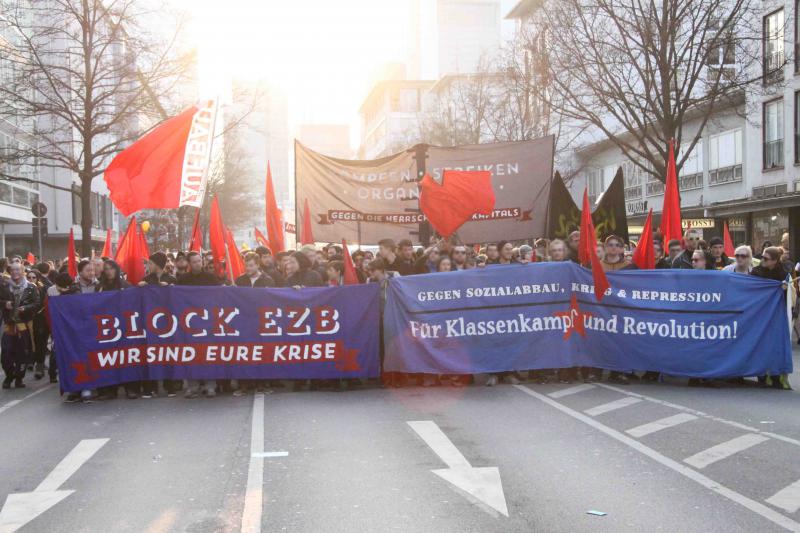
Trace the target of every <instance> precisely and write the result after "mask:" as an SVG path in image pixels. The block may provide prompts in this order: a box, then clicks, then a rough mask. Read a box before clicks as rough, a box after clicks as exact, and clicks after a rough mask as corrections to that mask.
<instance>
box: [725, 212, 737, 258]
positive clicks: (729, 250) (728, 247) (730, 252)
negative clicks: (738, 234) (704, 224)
mask: <svg viewBox="0 0 800 533" xmlns="http://www.w3.org/2000/svg"><path fill="white" fill-rule="evenodd" d="M722 242H723V243H724V244H725V250H724V251H725V255H727V256H728V257H733V256H734V255H736V249H735V248H734V247H733V239H731V232H730V231H728V221H727V220H726V221H725V224H724V225H723V226H722Z"/></svg>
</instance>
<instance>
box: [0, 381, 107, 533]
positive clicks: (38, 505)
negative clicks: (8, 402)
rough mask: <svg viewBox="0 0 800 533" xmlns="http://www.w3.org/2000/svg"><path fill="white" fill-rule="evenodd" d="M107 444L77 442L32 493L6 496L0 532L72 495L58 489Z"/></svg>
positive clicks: (11, 528) (89, 440) (21, 525)
mask: <svg viewBox="0 0 800 533" xmlns="http://www.w3.org/2000/svg"><path fill="white" fill-rule="evenodd" d="M40 390H41V389H40ZM37 392H39V391H37ZM23 399H24V398H23ZM107 442H108V439H85V440H82V441H80V442H79V443H78V444H77V445H76V446H75V447H74V448H73V449H72V450H71V451H70V452H69V453H68V454H67V455H66V457H64V458H63V459H62V460H61V462H59V463H58V464H57V465H56V467H55V468H54V469H53V470H52V471H51V472H50V473H49V474H48V475H47V477H45V478H44V480H43V481H42V482H41V483H39V486H38V487H36V488H35V489H34V491H33V492H20V493H17V494H9V495H8V497H7V498H6V502H5V504H3V508H2V509H1V510H0V533H11V532H13V531H16V530H18V529H19V528H21V527H23V526H24V525H25V524H27V523H28V522H30V521H31V520H33V519H34V518H36V517H37V516H39V515H40V514H42V513H43V512H45V511H47V510H48V509H50V508H51V507H53V506H54V505H56V504H57V503H58V502H60V501H61V500H63V499H64V498H66V497H67V496H69V495H70V494H72V493H73V492H75V491H74V490H58V489H59V487H61V485H62V484H64V483H65V482H66V481H67V480H68V479H69V478H70V477H71V476H72V475H73V474H74V473H75V472H77V471H78V469H79V468H80V467H81V466H82V465H83V464H84V463H86V461H88V460H89V459H91V458H92V456H93V455H94V454H95V453H97V451H98V450H99V449H100V448H102V447H103V446H104V445H105V444H106V443H107Z"/></svg>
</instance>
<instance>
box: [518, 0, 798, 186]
mask: <svg viewBox="0 0 800 533" xmlns="http://www.w3.org/2000/svg"><path fill="white" fill-rule="evenodd" d="M760 10H761V5H760V3H757V2H755V0H660V1H656V0H651V1H649V2H648V1H644V2H643V1H641V0H549V1H547V2H545V3H544V4H543V6H542V7H541V8H540V9H539V10H538V11H537V12H536V13H535V16H534V17H533V24H534V25H538V27H539V28H540V30H541V31H544V32H546V39H545V42H546V47H547V50H546V51H542V50H541V47H540V46H539V44H538V43H536V46H538V47H539V50H540V52H543V53H544V54H545V56H546V62H547V65H548V67H549V70H550V73H549V75H548V76H547V79H548V82H549V83H550V84H551V85H550V88H549V90H550V92H549V94H548V97H549V102H550V105H551V107H552V108H553V110H554V111H555V112H557V113H560V114H561V115H563V116H564V117H565V118H567V119H571V120H575V121H582V122H585V123H586V124H589V125H590V126H592V127H593V128H596V129H597V130H599V131H600V132H602V134H604V136H605V137H607V138H608V139H609V140H610V141H611V142H612V143H613V144H614V145H616V146H617V147H618V148H619V149H620V150H621V151H622V153H623V154H624V155H625V156H626V157H627V158H629V159H630V160H631V161H633V162H634V164H636V165H637V166H638V167H640V168H642V170H644V171H645V172H647V173H650V174H652V175H653V176H655V177H656V178H658V179H662V180H663V179H664V176H665V160H666V157H667V145H668V141H669V140H670V139H674V140H675V144H676V153H677V151H678V149H679V147H681V146H682V147H683V148H684V150H683V153H684V156H683V157H682V158H680V160H679V161H677V166H678V169H679V170H680V168H681V166H682V165H683V163H684V162H685V161H686V159H687V158H688V156H689V154H690V152H691V151H692V149H693V148H694V146H695V145H696V144H697V142H698V140H699V139H700V136H701V135H702V131H703V128H704V126H705V125H706V123H707V122H708V120H709V119H710V118H711V117H712V115H713V114H714V113H715V111H717V110H718V109H719V108H720V107H722V106H725V105H729V104H735V105H738V104H739V103H741V101H742V96H743V92H744V91H746V90H750V89H752V90H757V89H758V88H760V87H761V85H762V84H761V83H760V82H761V81H762V79H766V81H770V80H769V79H768V78H766V76H765V75H763V74H762V70H761V68H760V62H761V59H762V58H761V57H760V46H761V24H760V18H759V16H758V14H759V13H760ZM536 38H537V39H539V40H540V39H541V37H539V36H536ZM768 62H769V71H770V73H776V72H782V68H783V65H784V64H785V58H784V57H783V54H780V57H770V58H768ZM768 74H769V73H768ZM755 82H759V83H755ZM690 118H691V119H694V120H696V121H698V122H699V126H700V127H699V128H698V129H697V133H696V134H693V135H691V136H689V137H687V138H684V130H683V125H684V123H685V122H686V121H687V120H688V119H690Z"/></svg>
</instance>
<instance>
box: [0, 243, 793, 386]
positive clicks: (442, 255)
mask: <svg viewBox="0 0 800 533" xmlns="http://www.w3.org/2000/svg"><path fill="white" fill-rule="evenodd" d="M579 242H580V233H579V232H578V231H574V232H572V233H571V234H570V235H569V236H568V237H567V238H566V239H565V240H562V239H554V240H548V239H536V240H535V241H534V242H533V246H531V245H528V244H522V245H520V246H515V245H514V244H513V243H511V242H507V241H500V242H498V243H492V244H488V245H485V246H480V247H479V246H475V247H472V246H466V245H463V244H458V243H453V242H451V241H449V240H444V239H442V240H439V241H438V242H436V243H435V244H433V245H431V246H429V247H427V248H425V249H422V248H415V247H414V246H413V243H412V242H411V241H410V240H405V239H404V240H401V241H399V242H394V241H393V240H391V239H384V240H382V241H380V242H379V243H378V253H377V257H376V256H375V255H373V253H372V252H371V251H368V250H360V249H359V250H355V251H354V252H353V253H352V261H353V265H354V267H355V271H356V276H357V278H358V281H359V283H378V284H381V286H382V287H383V288H385V286H386V283H387V282H388V280H389V279H390V278H392V277H394V276H410V275H417V274H429V273H436V272H452V271H458V270H467V269H472V268H487V267H492V266H493V265H507V264H513V263H519V264H526V263H532V262H559V261H573V262H576V263H577V262H579V260H578V244H579ZM788 245H789V236H788V234H785V235H784V237H783V239H782V242H781V246H773V245H772V243H770V242H766V243H764V245H763V246H762V248H761V250H760V252H759V253H758V254H753V251H752V250H751V248H750V247H749V246H746V245H742V246H739V247H737V248H736V251H735V254H734V257H732V258H730V257H727V256H726V254H725V253H724V244H723V240H722V239H720V238H718V237H714V238H711V239H710V240H708V241H705V240H703V239H701V238H700V234H699V232H698V231H694V230H689V231H687V232H686V234H685V236H684V238H683V239H682V240H680V241H679V240H671V241H669V242H667V243H664V242H663V241H662V240H660V239H659V238H658V235H656V238H655V240H654V249H655V256H656V257H655V259H656V268H657V269H668V268H673V269H696V270H697V269H700V270H720V271H727V272H732V273H735V274H740V275H752V276H758V277H762V278H768V279H774V280H778V281H784V282H785V280H787V276H791V277H796V274H797V272H798V271H799V270H800V263H799V264H798V265H794V264H793V263H792V262H791V261H790V260H789V257H790V254H789V249H788ZM343 252H344V250H343V249H342V247H341V246H339V245H336V244H331V245H328V246H325V247H323V248H321V249H318V248H317V247H315V246H313V245H304V246H302V247H301V249H300V250H299V251H294V252H290V251H282V252H279V253H277V254H274V255H273V254H272V253H271V252H270V250H269V249H268V248H266V247H263V246H262V247H258V248H256V249H255V250H254V251H249V252H247V253H245V254H244V257H243V260H244V266H245V272H244V273H243V274H242V275H241V276H239V277H238V278H236V279H235V280H230V279H226V278H225V277H224V275H223V276H220V275H218V274H217V271H216V269H215V265H214V261H213V257H212V255H211V254H210V253H206V254H202V253H199V252H188V253H185V252H178V253H164V252H156V253H154V254H152V255H151V256H150V258H149V260H148V261H147V275H146V276H145V277H144V279H143V280H142V281H141V282H139V283H138V285H139V286H144V285H158V286H169V285H191V286H217V285H226V284H227V285H235V286H237V287H293V288H295V289H302V288H304V287H322V286H329V285H332V286H336V285H342V284H343V283H344V257H343ZM597 253H598V257H599V259H600V261H601V264H602V267H603V269H604V270H605V271H614V270H624V269H633V268H636V266H635V265H634V264H633V262H632V260H631V257H632V250H631V247H630V246H629V245H628V244H627V243H625V241H624V240H623V239H622V238H621V237H618V236H616V235H610V236H608V237H606V238H605V240H604V241H603V242H602V243H600V244H599V245H598V247H597ZM77 272H78V275H77V276H76V277H75V278H73V277H72V276H70V274H69V273H68V266H67V260H66V259H65V260H63V261H57V262H43V263H39V264H35V265H32V264H29V263H28V262H27V261H23V259H22V258H21V257H18V256H14V257H11V258H0V273H2V280H0V306H2V319H3V335H2V345H1V346H0V348H1V350H2V354H1V355H2V357H1V359H2V368H3V371H4V373H5V379H4V380H3V385H2V386H3V388H5V389H8V388H11V387H12V386H13V387H15V388H23V387H25V383H24V378H25V376H26V373H27V372H29V371H32V372H33V377H34V379H36V380H40V379H43V378H44V376H45V373H47V376H48V377H49V379H50V382H51V383H56V382H57V381H58V370H57V365H56V362H55V351H56V350H57V349H58V347H57V346H55V345H54V344H53V343H52V342H51V341H50V339H49V337H50V332H49V327H48V321H47V318H46V312H45V309H46V304H47V300H48V299H49V298H54V297H57V296H67V295H71V294H88V293H96V292H104V291H114V290H126V289H129V288H130V287H131V285H130V284H129V283H128V282H127V281H126V275H125V273H124V272H123V271H122V270H121V269H120V266H119V265H118V264H117V263H116V262H115V261H114V260H112V259H109V258H99V257H96V258H92V259H81V260H79V261H77ZM384 297H385V293H384V292H382V298H384ZM643 370H646V369H643ZM526 374H527V375H526ZM659 377H660V375H659V374H658V373H657V372H652V371H645V372H644V373H643V374H642V375H638V374H636V373H623V372H608V374H607V377H606V379H607V380H608V381H610V382H613V383H617V384H627V383H630V382H631V381H632V380H642V381H655V380H658V379H659ZM602 378H603V371H602V369H599V368H589V367H581V368H562V369H545V370H532V371H530V372H527V373H525V372H504V373H501V374H492V375H489V376H488V377H487V379H486V381H485V384H486V385H488V386H494V385H496V384H497V383H499V382H501V381H505V382H509V383H520V382H522V381H525V380H530V381H532V382H536V383H542V384H544V383H548V382H560V383H572V382H574V381H576V380H582V381H584V382H594V381H598V380H601V379H602ZM356 381H357V380H341V381H340V380H323V381H294V382H293V386H294V388H295V390H299V389H303V388H312V389H316V388H327V387H332V388H351V387H353V386H355V385H357V383H356ZM473 381H474V377H473V376H437V375H418V374H413V375H410V374H397V373H384V374H383V375H382V376H381V383H382V384H383V385H384V386H388V387H402V386H414V385H419V386H439V385H444V384H448V385H452V386H456V387H460V386H464V385H467V384H470V383H472V382H473ZM759 382H760V383H761V384H762V385H764V386H773V387H778V388H784V389H788V388H790V387H789V383H788V380H787V379H786V376H774V377H770V376H761V377H759ZM689 384H690V385H703V386H719V382H717V381H716V380H701V379H691V380H690V381H689ZM283 386H284V384H283V383H282V382H281V381H277V380H272V381H267V380H239V382H238V383H237V382H236V381H233V382H231V380H217V381H216V382H213V381H205V382H202V381H193V380H188V381H186V382H183V381H180V380H164V381H163V383H161V384H159V382H156V381H142V382H134V383H126V384H124V385H121V386H111V387H103V388H101V389H98V390H84V391H81V392H80V393H72V394H69V395H67V398H66V401H68V402H75V401H84V402H90V401H93V400H95V399H112V398H116V397H117V396H118V394H119V390H120V388H122V389H123V390H124V394H125V396H126V397H127V398H129V399H135V398H140V397H141V398H153V397H155V396H158V395H159V394H165V395H166V396H169V397H172V396H175V395H177V394H179V393H181V392H183V394H184V396H185V397H187V398H196V397H198V396H200V395H204V396H207V397H213V396H215V395H216V394H218V393H232V394H234V395H241V394H245V393H246V392H247V391H249V390H263V389H264V388H266V387H270V388H277V387H283Z"/></svg>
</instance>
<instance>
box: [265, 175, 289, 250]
mask: <svg viewBox="0 0 800 533" xmlns="http://www.w3.org/2000/svg"><path fill="white" fill-rule="evenodd" d="M265 194H266V199H265V200H266V218H267V237H269V247H270V249H271V250H272V253H273V254H277V253H278V252H280V251H282V250H284V249H285V246H284V244H283V221H282V220H281V212H280V210H279V209H278V201H277V200H276V199H275V187H273V185H272V170H271V168H270V166H269V163H267V187H266V191H265Z"/></svg>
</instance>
